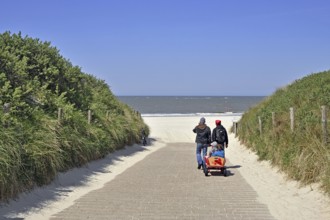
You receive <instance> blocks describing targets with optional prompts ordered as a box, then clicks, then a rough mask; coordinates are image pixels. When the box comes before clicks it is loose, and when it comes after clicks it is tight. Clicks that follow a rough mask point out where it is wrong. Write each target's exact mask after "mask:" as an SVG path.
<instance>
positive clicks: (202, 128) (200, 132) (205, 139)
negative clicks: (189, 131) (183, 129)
mask: <svg viewBox="0 0 330 220" xmlns="http://www.w3.org/2000/svg"><path fill="white" fill-rule="evenodd" d="M193 132H194V133H196V140H195V142H196V143H197V146H196V157H197V169H200V168H201V167H202V165H203V158H204V156H205V155H206V153H207V147H208V146H209V144H210V143H211V129H210V127H209V126H207V125H206V124H205V118H204V117H202V118H201V119H200V121H199V124H198V125H197V126H196V127H195V128H194V129H193ZM201 154H202V155H201Z"/></svg>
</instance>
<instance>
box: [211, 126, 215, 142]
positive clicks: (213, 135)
mask: <svg viewBox="0 0 330 220" xmlns="http://www.w3.org/2000/svg"><path fill="white" fill-rule="evenodd" d="M211 141H212V142H213V141H215V128H214V129H213V131H212V140H211ZM212 142H211V143H212Z"/></svg>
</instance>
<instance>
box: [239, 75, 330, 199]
mask: <svg viewBox="0 0 330 220" xmlns="http://www.w3.org/2000/svg"><path fill="white" fill-rule="evenodd" d="M321 106H326V107H327V108H328V110H329V108H330V71H326V72H321V73H315V74H311V75H309V76H307V77H304V78H302V79H299V80H297V81H295V82H294V83H292V84H291V85H289V86H287V87H285V88H282V89H279V90H277V91H276V92H275V93H274V94H273V95H271V96H270V97H268V98H266V99H265V100H264V101H262V102H261V103H259V104H258V105H257V106H255V107H253V108H251V109H250V110H249V111H248V112H246V113H245V114H244V115H243V116H242V118H241V120H240V122H239V125H238V126H239V127H238V136H239V139H240V140H241V141H242V142H243V143H244V144H245V145H246V146H248V147H249V148H251V149H253V150H254V151H255V152H256V153H257V154H258V156H259V158H260V159H261V160H269V161H271V163H272V164H273V165H276V166H278V167H279V168H280V169H281V170H282V171H284V172H285V173H286V174H287V175H288V177H290V178H292V179H294V180H298V181H300V182H301V183H302V184H310V183H320V185H321V186H322V188H323V189H324V191H325V192H326V193H327V194H328V195H330V143H329V138H328V142H327V143H326V142H324V140H323V130H322V123H321V118H322V116H321V115H322V113H321ZM291 107H293V109H294V127H293V130H292V128H291V123H290V122H291V120H290V111H289V109H290V108H291ZM272 112H274V113H275V117H274V119H275V120H274V123H273V116H272V114H274V113H272ZM259 117H260V120H261V122H262V123H261V124H262V125H261V127H262V130H261V132H260V125H259ZM329 118H330V117H329V114H328V118H327V122H328V129H327V132H328V134H330V129H329V122H330V120H329Z"/></svg>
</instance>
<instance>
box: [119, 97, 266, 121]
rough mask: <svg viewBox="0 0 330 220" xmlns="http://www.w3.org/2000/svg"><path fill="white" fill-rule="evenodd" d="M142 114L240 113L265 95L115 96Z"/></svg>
mask: <svg viewBox="0 0 330 220" xmlns="http://www.w3.org/2000/svg"><path fill="white" fill-rule="evenodd" d="M117 98H118V99H119V100H120V101H121V102H123V103H126V104H127V105H129V106H131V107H132V108H133V109H135V110H136V111H138V112H140V114H141V115H142V116H146V117H147V116H164V115H166V116H182V115H208V114H211V115H214V114H220V115H221V114H231V115H242V114H243V113H244V112H245V111H248V110H249V108H251V107H253V106H255V105H257V104H258V103H259V102H261V101H262V100H263V99H265V96H117Z"/></svg>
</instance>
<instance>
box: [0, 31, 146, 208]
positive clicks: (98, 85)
mask: <svg viewBox="0 0 330 220" xmlns="http://www.w3.org/2000/svg"><path fill="white" fill-rule="evenodd" d="M0 96H1V97H0V105H1V106H2V108H3V110H1V111H0V120H1V122H0V123H1V124H0V151H1V152H0V201H2V202H3V201H6V200H7V199H9V198H13V197H15V196H17V195H18V194H19V193H20V192H23V191H26V190H29V189H31V188H33V187H35V186H37V185H38V186H40V185H44V184H48V183H50V182H51V181H52V180H53V179H54V178H55V176H56V175H57V174H58V172H61V171H65V170H68V169H70V168H73V167H78V166H81V165H83V164H86V163H87V162H89V161H91V160H95V159H98V158H102V157H104V156H105V155H107V154H108V153H110V152H113V151H114V150H116V149H118V148H121V147H123V146H125V145H131V144H133V143H138V142H140V132H141V129H142V128H145V130H146V131H147V132H148V131H149V129H148V127H147V126H146V125H145V124H144V122H143V120H142V118H141V117H140V115H139V114H138V113H137V112H135V111H134V110H133V109H131V108H130V107H129V106H127V105H126V104H123V103H121V102H120V101H119V100H118V99H117V98H116V97H115V96H114V95H113V94H112V92H111V90H110V88H109V86H108V85H107V84H106V83H105V82H104V81H103V80H100V79H97V78H95V77H94V76H92V75H89V74H86V73H83V72H82V71H81V70H80V68H79V67H77V66H73V65H72V64H71V63H70V62H69V61H68V60H66V59H65V58H63V57H62V56H61V55H60V53H59V51H58V50H57V49H56V48H55V47H52V46H51V44H50V43H49V42H42V41H40V40H39V39H32V38H30V37H27V36H26V37H22V36H21V34H11V33H9V32H6V33H3V34H1V35H0ZM59 108H60V109H62V110H61V111H62V113H63V114H61V115H60V117H59V116H58V115H59V114H58V112H59ZM89 110H90V111H91V112H92V115H91V116H92V117H91V120H90V121H88V111H89Z"/></svg>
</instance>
